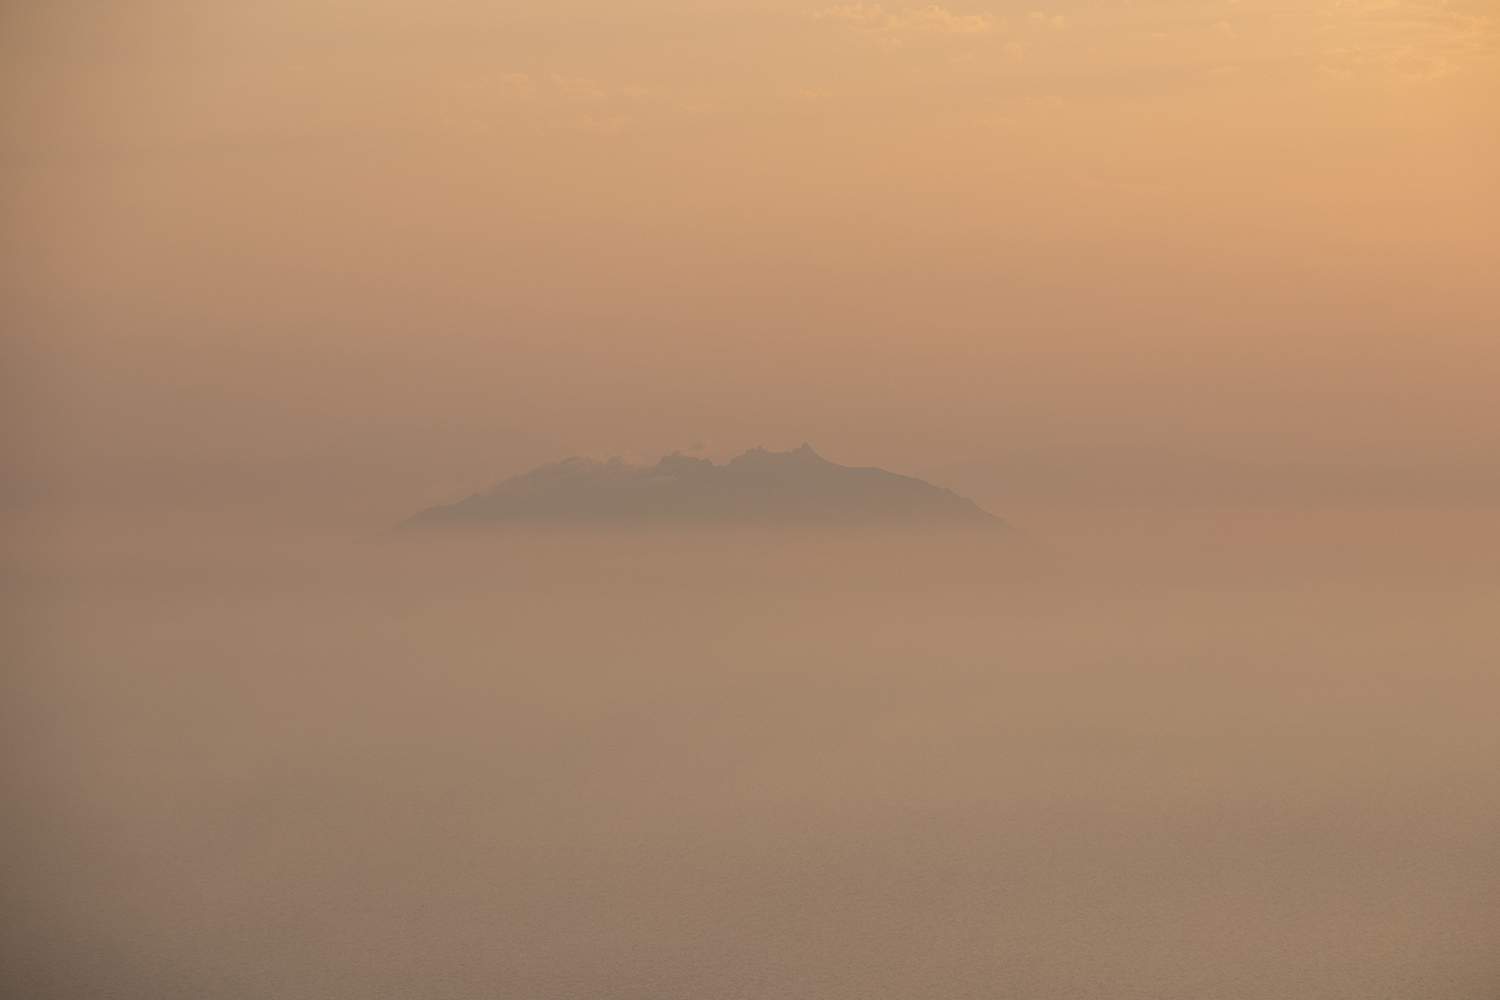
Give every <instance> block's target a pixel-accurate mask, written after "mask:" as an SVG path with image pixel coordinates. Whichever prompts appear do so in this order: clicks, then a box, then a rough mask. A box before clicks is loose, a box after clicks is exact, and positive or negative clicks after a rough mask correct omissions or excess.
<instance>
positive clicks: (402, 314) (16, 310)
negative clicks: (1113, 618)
mask: <svg viewBox="0 0 1500 1000" xmlns="http://www.w3.org/2000/svg"><path fill="white" fill-rule="evenodd" d="M820 2H821V0H798V2H764V0H752V2H746V3H738V4H726V3H720V2H715V3H706V2H686V0H678V2H668V0H628V2H619V0H615V2H610V3H603V2H597V3H595V2H580V0H547V2H545V3H543V2H534V0H512V2H506V3H481V2H454V0H424V2H422V3H415V2H405V0H400V2H396V0H386V2H382V0H367V2H359V3H355V2H336V0H296V2H284V0H256V2H253V3H252V2H239V0H222V2H216V3H212V4H200V3H174V2H138V3H105V2H74V0H59V2H52V3H47V4H20V3H6V4H4V5H3V18H4V20H3V25H0V45H3V51H0V66H3V70H0V72H3V100H4V123H5V124H4V133H5V134H4V147H3V153H0V157H3V159H0V171H3V173H0V188H3V190H4V195H3V198H4V246H3V252H4V258H3V265H4V266H3V270H4V272H5V275H6V277H5V278H4V279H3V280H4V284H3V296H4V299H3V307H4V312H5V316H6V328H7V331H8V332H7V334H6V338H7V343H6V354H7V358H6V365H5V367H6V369H7V370H8V371H9V372H10V375H9V376H8V378H9V380H10V384H9V385H8V386H7V389H8V392H7V394H8V395H9V396H10V397H11V399H12V403H11V404H10V405H11V409H10V411H9V413H8V414H7V415H8V417H9V422H10V424H11V430H12V432H13V433H12V444H13V445H18V446H19V447H20V448H21V449H22V452H21V453H22V454H24V455H28V456H29V463H30V464H23V465H21V466H19V467H20V468H23V469H28V470H30V472H29V479H28V480H27V482H28V483H30V484H31V485H27V486H23V487H22V489H21V490H20V495H21V496H22V497H23V498H29V499H30V500H36V499H39V498H43V499H44V498H53V499H56V498H57V497H61V496H63V495H75V494H77V493H78V491H79V489H80V488H81V487H80V486H79V485H78V484H79V483H93V484H95V486H94V487H93V490H94V493H96V494H98V495H99V496H105V495H108V494H110V491H111V490H123V491H125V492H126V493H130V492H131V491H132V490H135V491H136V492H137V493H140V494H141V495H142V496H145V495H152V494H153V491H156V492H165V493H167V494H170V493H172V492H173V491H174V490H175V491H179V492H181V491H186V492H187V493H192V492H193V491H195V490H196V491H198V492H203V491H205V490H206V491H208V492H213V491H214V490H219V491H221V492H223V491H228V492H230V493H233V492H234V491H235V490H236V489H240V488H242V487H243V485H244V483H245V482H247V481H248V480H247V479H246V476H247V475H249V473H247V472H246V470H260V472H257V473H256V475H260V476H261V478H262V479H264V478H265V477H266V476H267V475H269V476H271V478H272V479H274V478H275V475H273V474H271V473H266V472H265V470H266V469H276V468H279V469H283V471H284V470H286V469H301V470H302V471H301V472H300V473H286V475H288V476H292V478H299V477H300V479H302V480H306V479H307V478H308V476H309V475H310V473H309V472H308V470H309V469H313V468H319V469H325V470H326V469H327V468H330V467H332V466H339V467H340V468H343V469H345V470H346V473H341V475H342V476H343V478H342V479H340V480H339V482H340V483H341V484H342V485H341V486H340V487H339V489H340V490H343V491H345V492H348V491H349V490H352V489H354V488H356V487H357V486H359V484H361V483H363V482H365V481H366V480H369V481H370V482H372V483H373V482H375V481H377V480H378V481H379V483H381V484H384V485H381V486H379V487H378V488H380V489H395V488H396V486H395V485H393V484H398V483H399V484H401V487H400V488H401V489H403V490H405V491H406V492H405V493H403V498H404V499H403V501H402V502H403V503H405V502H408V501H409V500H410V499H411V498H413V497H416V496H417V494H418V493H421V495H422V496H423V497H424V498H430V499H432V500H437V499H451V498H452V495H453V493H454V491H458V494H459V495H462V491H463V490H465V489H467V488H470V486H471V485H473V484H474V483H475V482H476V481H483V480H485V479H487V478H489V477H491V476H493V475H496V474H502V473H504V474H510V473H514V472H519V471H523V470H524V468H525V467H528V466H529V465H530V464H532V463H534V462H536V461H540V460H543V459H546V458H560V457H563V456H565V455H568V454H572V453H576V452H584V453H588V454H596V455H603V454H612V453H619V452H625V453H631V454H637V455H640V456H641V457H643V458H651V457H654V455H656V454H661V453H664V452H669V451H672V450H674V449H678V448H683V449H687V448H689V447H690V446H692V445H693V444H695V443H698V442H702V443H703V445H702V450H703V452H704V453H706V454H709V455H711V456H714V457H717V458H721V459H722V458H723V457H727V456H728V455H731V454H734V453H736V452H737V451H739V450H742V449H743V448H745V447H749V446H753V445H765V446H767V447H771V448H785V447H794V446H796V445H798V444H800V443H802V442H803V441H804V440H808V441H812V442H813V444H814V445H815V447H817V448H818V449H819V451H820V452H821V453H823V454H826V455H827V456H828V457H830V458H831V459H833V460H835V461H839V462H843V463H846V464H879V465H883V466H885V467H888V468H894V469H897V470H898V471H914V470H917V469H922V468H926V467H931V466H935V465H941V464H943V463H946V462H959V461H975V460H982V459H986V458H989V457H991V456H994V455H996V454H1001V453H1005V452H1007V451H1013V450H1016V449H1025V448H1034V447H1046V446H1067V447H1083V446H1089V447H1092V446H1115V445H1120V446H1150V447H1161V448H1168V449H1178V450H1188V451H1197V452H1209V453H1216V454H1217V453H1225V454H1231V453H1232V454H1243V455H1248V456H1261V457H1265V456H1280V455H1290V456H1293V457H1298V458H1308V457H1311V458H1315V459H1319V460H1349V461H1361V462H1372V461H1374V462H1379V461H1397V460H1400V461H1405V460H1407V459H1409V458H1410V457H1411V456H1414V455H1427V456H1428V457H1430V456H1432V455H1438V456H1452V458H1453V460H1454V461H1459V462H1464V461H1469V462H1472V461H1476V460H1479V459H1484V458H1489V459H1492V460H1493V459H1494V458H1495V457H1496V456H1495V449H1494V446H1493V444H1492V443H1491V442H1493V441H1494V440H1496V438H1497V436H1500V407H1497V406H1496V405H1494V398H1495V395H1496V392H1497V384H1500V346H1497V330H1500V304H1497V303H1500V297H1497V296H1496V295H1495V291H1494V275H1495V273H1496V271H1497V269H1500V196H1497V191H1500V185H1497V184H1496V183H1495V180H1494V178H1495V177H1496V176H1500V58H1497V56H1500V14H1497V11H1496V9H1495V8H1494V6H1493V5H1492V4H1487V3H1482V2H1465V0H1454V2H1442V0H1433V2H1412V0H1379V2H1360V0H1330V2H1327V3H1323V2H1319V3H1312V2H1300V3H1299V2H1287V0H1233V2H1224V0H1207V2H1197V0H1194V2H1159V3H1130V2H1116V3H1097V4H1094V3H1089V4H1085V3H1072V2H1061V3H1058V2H1049V3H1047V4H1046V5H1045V6H1042V7H1040V8H1038V7H1037V6H1036V4H1037V3H1038V0H1028V3H1027V4H1023V5H1019V6H1017V5H1014V4H1009V3H997V2H976V3H970V2H965V3H962V4H960V3H956V2H955V3H953V4H951V5H949V6H935V5H927V6H912V7H902V6H900V5H891V6H879V5H869V4H853V5H836V6H819V5H818V4H819V3H820ZM17 430H19V433H18V434H16V433H14V432H15V431H17ZM320 449H321V451H320ZM335 454H336V455H337V457H329V456H334V455H335ZM319 455H322V456H324V457H323V459H319V458H318V457H317V456H319ZM435 455H437V456H438V457H436V458H435V457H434V456H435ZM442 456H447V457H446V458H444V457H442ZM298 463H301V464H300V465H299V464H298ZM340 463H342V464H340ZM347 470H354V471H347ZM360 470H363V471H360ZM372 470H373V471H372ZM215 476H218V477H219V478H218V479H215V478H214V477H215ZM361 476H365V479H361V478H360V477H361ZM205 477H207V478H205ZM250 478H252V479H253V478H254V476H251V477H250ZM210 481H212V482H210ZM105 483H107V484H110V485H99V484H105ZM132 483H134V484H135V485H133V486H132V485H130V484H132ZM143 483H144V484H150V485H149V486H142V485H141V484H143ZM215 483H217V485H214V484H215ZM69 484H71V485H69ZM205 484H207V485H205ZM237 484H238V485H237ZM245 488H247V487H245ZM370 488H371V489H375V488H377V487H376V486H371V487H370ZM70 491H71V492H70ZM84 492H88V490H84Z"/></svg>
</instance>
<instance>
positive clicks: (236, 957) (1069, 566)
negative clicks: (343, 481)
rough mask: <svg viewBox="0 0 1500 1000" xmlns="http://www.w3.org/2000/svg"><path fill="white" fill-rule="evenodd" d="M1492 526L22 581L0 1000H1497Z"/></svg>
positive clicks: (157, 548) (1257, 524)
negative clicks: (4, 991) (4, 993)
mask: <svg viewBox="0 0 1500 1000" xmlns="http://www.w3.org/2000/svg"><path fill="white" fill-rule="evenodd" d="M1132 516H1134V517H1135V518H1136V519H1135V520H1132V519H1131V517H1132ZM1465 518H1467V520H1465ZM1014 519H1015V520H1017V521H1019V522H1020V523H1022V524H1028V522H1027V520H1025V519H1023V518H1019V517H1017V518H1014ZM1495 520H1496V517H1495V515H1493V514H1490V513H1486V512H1478V513H1470V514H1468V515H1463V516H1460V515H1458V514H1454V513H1452V512H1417V513H1413V514H1410V515H1403V516H1402V517H1395V516H1391V517H1386V518H1385V519H1381V518H1379V517H1371V516H1370V515H1361V514H1353V513H1346V514H1339V513H1338V512H1323V513H1320V514H1316V515H1295V516H1294V515H1289V514H1274V513H1272V514H1266V513H1261V514H1253V513H1240V514H1235V513H1233V512H1231V513H1219V514H1202V513H1200V514H1193V513H1191V512H1176V513H1173V512H1157V513H1155V514H1149V515H1147V514H1140V515H1112V516H1105V517H1092V518H1091V517H1087V516H1082V515H1078V516H1072V518H1071V520H1070V517H1069V516H1068V515H1065V514H1057V515H1052V516H1051V520H1048V517H1047V516H1044V515H1041V514H1038V515H1036V516H1035V517H1033V518H1032V519H1031V522H1030V525H1029V526H1031V527H1033V529H1034V530H1035V531H1036V533H1037V535H1038V536H1039V539H1040V540H1039V541H1038V542H1036V543H1033V544H1017V543H1015V542H1013V541H1008V540H1004V539H983V540H976V539H973V538H963V537H953V536H941V535H927V536H921V535H918V536H897V537H891V536H883V537H876V536H826V535H810V534H800V535H799V534H790V535H738V536H723V535H721V536H702V535H696V536H668V535H659V534H657V535H631V536H617V535H604V534H597V533H596V534H585V535H578V536H559V535H554V536H550V537H501V538H491V539H486V540H470V539H449V540H445V541H440V542H437V543H433V544H428V545H409V544H360V545H348V544H343V543H340V544H328V543H304V542H298V543H295V544H289V543H286V542H285V541H282V542H273V541H265V540H245V539H240V540H225V539H223V538H208V537H184V536H182V535H181V534H180V533H179V534H175V535H173V534H170V533H167V534H164V535H163V537H162V540H160V541H157V540H155V539H153V538H151V537H150V536H149V535H148V534H146V533H144V532H142V531H133V532H125V533H122V534H119V535H110V536H109V537H110V538H111V539H113V540H114V541H113V543H112V544H102V543H100V542H99V540H98V539H92V540H89V539H85V540H82V541H77V540H75V541H76V544H74V545H72V546H71V547H69V546H67V545H62V546H54V547H53V548H50V549H45V551H44V550H43V549H44V548H45V547H37V546H33V547H32V548H26V546H24V545H23V546H20V547H17V548H16V552H15V554H14V557H13V558H12V560H11V570H10V572H9V576H8V581H7V604H8V606H9V611H8V614H9V616H10V618H11V623H10V626H9V627H8V628H7V629H6V633H7V639H6V640H5V642H6V645H7V653H6V660H7V662H8V664H9V666H8V667H7V668H6V671H7V672H6V678H5V686H6V691H5V694H6V697H5V699H4V701H5V709H4V712H5V715H4V732H5V737H4V739H5V744H4V746H5V772H4V775H5V786H4V791H5V800H6V802H7V809H6V812H7V815H8V819H7V821H6V823H5V824H4V827H3V831H0V838H3V841H0V850H3V860H4V870H3V879H4V882H3V888H4V893H5V896H4V903H5V906H4V910H5V920H6V923H5V927H4V939H5V953H4V958H5V976H6V982H7V984H8V989H9V994H8V995H14V996H18V997H21V996H24V997H37V998H53V997H79V998H85V997H110V998H137V997H139V998H163V1000H165V998H179V997H181V998H205V1000H206V998H219V997H224V998H240V997H246V998H249V997H255V998H262V997H278V998H288V1000H291V998H329V997H350V998H355V997H358V998H375V997H422V998H427V997H431V998H439V1000H444V998H453V1000H469V998H481V997H483V998H491V997H495V998H499V997H505V998H509V997H516V998H537V1000H553V998H558V1000H561V998H593V997H607V998H615V997H619V998H641V1000H647V998H651V1000H657V998H679V997H680V998H721V997H733V998H740V997H743V998H756V1000H759V998H822V997H828V998H842V997H849V998H856V997H857V998H891V1000H907V998H912V1000H915V998H924V1000H925V998H934V997H976V998H978V997H985V998H1010V997H1014V998H1035V1000H1074V998H1114V997H1122V998H1123V997H1141V998H1147V997H1150V998H1176V997H1182V998H1193V1000H1199V998H1224V1000H1252V998H1255V1000H1259V998H1266V1000H1271V998H1277V1000H1281V998H1291V997H1296V998H1312V997H1317V998H1350V1000H1355V998H1358V1000H1368V998H1374V997H1392V998H1403V1000H1404V998H1454V1000H1457V998H1473V1000H1492V998H1493V997H1495V996H1497V995H1500V568H1497V567H1500V563H1497V559H1496V553H1497V552H1500V548H1497V547H1496V546H1495V544H1494V543H1495V541H1496V538H1495V524H1494V521H1495ZM1038 524H1040V525H1041V527H1037V525H1038ZM1059 539H1060V541H1059Z"/></svg>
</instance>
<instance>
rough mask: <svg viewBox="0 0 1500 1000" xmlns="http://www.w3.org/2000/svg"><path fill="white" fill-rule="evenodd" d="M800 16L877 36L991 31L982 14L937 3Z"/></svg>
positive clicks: (850, 6) (836, 9) (825, 10)
mask: <svg viewBox="0 0 1500 1000" xmlns="http://www.w3.org/2000/svg"><path fill="white" fill-rule="evenodd" d="M802 16H803V17H806V18H809V19H811V20H814V21H844V22H846V23H847V24H848V25H849V26H850V27H852V28H853V29H854V30H855V31H859V32H863V33H865V34H878V35H890V34H896V33H898V32H908V31H943V32H952V33H955V34H965V35H967V34H974V33H977V32H980V31H988V30H989V28H990V25H989V22H988V21H986V20H985V19H984V17H983V15H980V14H954V13H953V12H952V11H949V10H946V9H944V8H942V7H939V6H937V5H936V4H928V5H927V6H926V7H906V8H903V9H902V10H901V11H900V12H899V13H894V12H890V11H887V10H886V9H885V8H884V7H882V6H881V5H880V4H872V5H867V4H862V3H856V4H846V5H844V6H841V7H824V8H822V9H821V10H804V11H803V12H802Z"/></svg>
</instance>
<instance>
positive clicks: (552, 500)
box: [398, 444, 1012, 531]
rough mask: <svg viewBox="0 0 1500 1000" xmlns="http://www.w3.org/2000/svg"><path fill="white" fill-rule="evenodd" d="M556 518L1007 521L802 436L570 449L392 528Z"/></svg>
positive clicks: (975, 524) (998, 524) (977, 524)
mask: <svg viewBox="0 0 1500 1000" xmlns="http://www.w3.org/2000/svg"><path fill="white" fill-rule="evenodd" d="M557 522H596V523H610V522H627V523H643V522H644V523H656V524H672V523H682V524H723V525H787V524H792V525H807V524H823V525H831V524H850V525H876V524H880V525H923V526H933V527H962V528H979V529H987V530H990V531H1010V530H1012V529H1011V527H1010V525H1008V524H1006V523H1005V522H1004V521H1003V520H1001V519H1000V518H998V517H996V516H995V515H993V514H990V513H988V512H987V511H984V510H981V509H980V508H979V507H978V506H976V505H975V504H974V502H973V501H971V500H965V499H964V498H963V497H961V496H959V495H958V494H956V493H954V492H953V491H951V490H946V489H943V488H942V487H939V486H933V485H932V484H931V483H927V482H923V481H922V480H920V479H913V478H911V477H910V476H900V475H897V474H896V473H894V472H886V471H885V470H884V469H874V468H864V469H855V468H849V467H848V466H843V465H835V464H834V463H833V462H830V461H828V460H827V459H825V458H822V457H820V456H819V455H817V454H815V453H814V452H813V450H812V449H811V448H809V447H808V446H807V445H805V444H804V445H803V446H802V447H801V448H798V449H796V450H795V451H785V452H769V451H766V450H765V449H764V448H755V449H752V450H751V451H747V452H745V453H744V454H743V455H740V456H739V457H738V458H735V459H733V460H731V461H730V462H729V463H728V464H727V465H715V464H714V463H713V462H711V461H709V460H708V459H706V458H692V457H690V456H687V455H682V454H674V455H668V456H667V457H666V458H663V459H662V460H661V461H660V462H658V463H656V464H655V465H652V466H638V465H628V464H626V463H625V462H624V461H622V460H620V459H611V460H610V461H608V462H597V461H593V460H591V459H587V458H570V459H568V460H566V461H563V462H555V463H552V464H550V465H543V466H541V467H540V468H538V469H534V470H533V471H531V472H528V473H526V474H525V475H522V476H516V477H515V478H513V479H507V480H505V481H504V482H502V483H500V484H499V485H497V486H495V487H494V488H492V489H490V490H489V491H487V492H485V493H476V494H474V495H473V496H471V497H469V498H468V499H467V500H461V501H459V502H458V503H454V504H448V505H446V506H442V507H430V508H428V509H427V510H424V511H422V512H421V513H419V514H417V515H415V516H413V517H411V518H409V519H407V520H406V521H404V522H402V523H401V524H400V525H399V526H398V530H410V529H414V528H425V527H438V526H455V527H456V526H479V525H500V524H515V523H520V524H527V523H530V524H537V523H557Z"/></svg>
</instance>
